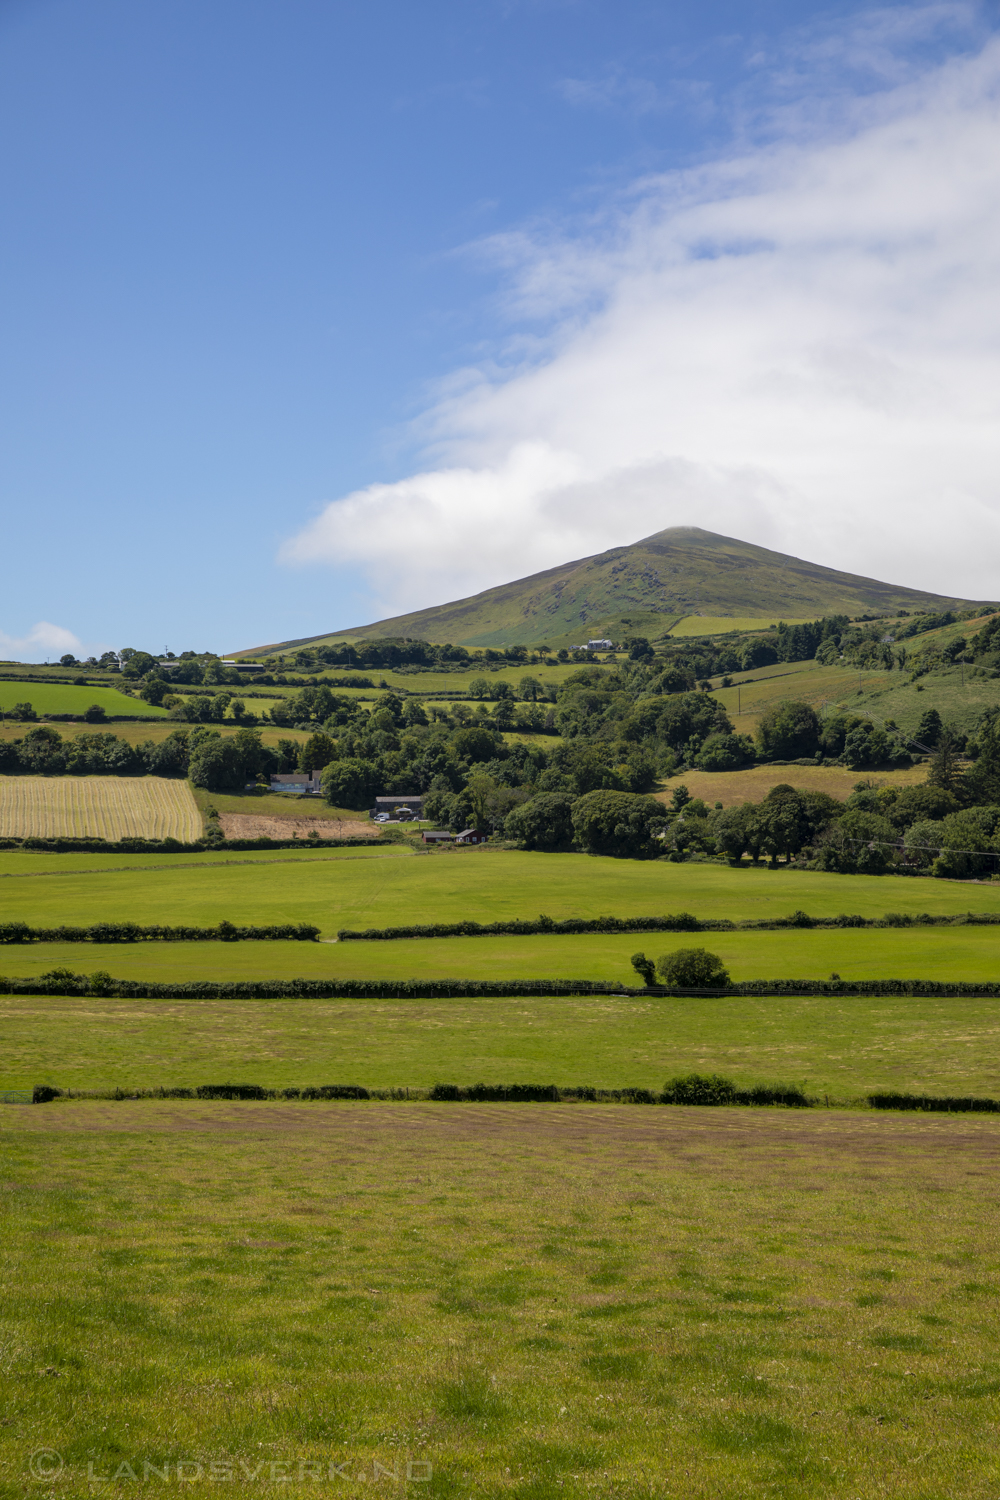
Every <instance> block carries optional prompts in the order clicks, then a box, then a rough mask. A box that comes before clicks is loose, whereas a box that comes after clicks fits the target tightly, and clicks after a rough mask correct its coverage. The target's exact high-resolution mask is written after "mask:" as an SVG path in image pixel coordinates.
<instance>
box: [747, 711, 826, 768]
mask: <svg viewBox="0 0 1000 1500" xmlns="http://www.w3.org/2000/svg"><path fill="white" fill-rule="evenodd" d="M821 728H822V725H821V723H820V717H819V714H818V713H817V712H816V710H815V709H814V708H813V707H812V705H811V704H809V703H795V702H788V701H786V702H784V703H776V704H775V705H774V707H773V708H768V709H765V711H764V713H763V715H762V716H761V720H760V723H759V724H758V725H757V743H758V744H759V746H760V751H761V754H762V755H766V756H768V757H769V758H770V759H772V760H798V759H800V758H801V757H802V756H806V755H815V753H816V751H817V750H818V749H819V738H820V731H821Z"/></svg>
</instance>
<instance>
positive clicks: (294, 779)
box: [271, 771, 322, 797]
mask: <svg viewBox="0 0 1000 1500" xmlns="http://www.w3.org/2000/svg"><path fill="white" fill-rule="evenodd" d="M271 791H272V792H298V793H299V794H300V795H301V796H304V797H318V796H320V794H321V791H322V788H321V787H320V784H319V772H318V771H315V772H313V773H312V775H307V774H306V773H305V772H301V773H298V772H295V773H292V774H285V775H278V776H272V777H271Z"/></svg>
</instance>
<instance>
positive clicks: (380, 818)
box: [372, 813, 389, 823]
mask: <svg viewBox="0 0 1000 1500" xmlns="http://www.w3.org/2000/svg"><path fill="white" fill-rule="evenodd" d="M388 821H389V814H388V813H376V814H375V816H374V818H373V819H372V822H373V823H388Z"/></svg>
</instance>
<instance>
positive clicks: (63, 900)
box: [0, 778, 1000, 947]
mask: <svg viewBox="0 0 1000 1500" xmlns="http://www.w3.org/2000/svg"><path fill="white" fill-rule="evenodd" d="M93 779H94V780H98V779H100V778H93ZM0 784H2V783H0ZM171 785H176V783H171ZM356 852H358V853H360V854H361V855H363V856H364V858H363V859H362V860H361V861H360V862H355V861H353V860H351V861H348V862H347V863H345V860H346V859H347V853H346V851H345V853H344V854H334V853H333V852H332V851H331V852H330V853H329V854H319V853H317V855H316V856H315V864H314V863H313V861H312V860H310V859H309V858H308V856H306V855H304V854H303V855H302V856H298V855H293V856H292V857H290V858H288V859H285V858H283V857H279V856H278V854H277V853H275V854H273V855H270V854H266V853H265V854H262V855H261V856H260V857H259V858H251V857H250V856H249V855H241V854H235V853H234V854H229V855H219V856H217V857H212V856H204V857H203V856H198V857H194V856H189V855H178V856H165V857H162V856H161V857H146V856H144V857H143V858H141V859H140V858H137V857H136V856H132V855H130V856H127V857H124V856H121V855H111V856H108V855H100V854H97V855H30V854H22V853H19V852H3V851H0V892H2V896H3V904H4V908H5V911H6V913H7V918H8V920H14V919H19V920H22V921H25V922H29V923H31V924H33V925H34V926H55V925H57V924H58V923H60V922H76V923H82V924H86V923H90V922H101V921H109V920H114V919H118V920H121V919H122V918H124V917H126V916H127V917H128V919H129V920H131V921H135V922H147V923H154V922H174V923H190V924H191V925H197V926H205V927H208V926H214V925H215V924H216V923H217V922H220V921H222V920H223V919H228V920H235V917H236V916H237V915H239V916H240V918H241V920H242V921H244V922H314V923H315V924H316V925H317V926H318V927H319V928H320V929H321V931H322V932H323V935H324V936H326V937H332V936H333V935H334V934H335V933H336V931H337V929H338V928H340V927H354V928H360V927H385V926H389V925H392V924H395V923H398V922H400V921H407V922H421V923H426V922H460V921H465V920H473V921H477V922H494V921H499V920H501V919H506V918H513V917H531V918H535V917H537V916H538V915H539V914H540V913H542V912H544V913H546V914H547V915H548V916H551V917H553V918H556V919H562V918H565V917H598V916H600V915H601V914H602V913H605V912H610V913H613V914H614V915H616V916H633V915H636V916H655V915H662V914H663V913H664V912H678V911H691V912H693V913H694V914H695V915H696V916H698V917H728V918H731V919H732V920H734V921H735V920H738V919H739V920H742V919H745V918H749V917H756V918H763V917H769V916H787V915H788V913H789V912H792V911H796V910H803V911H806V912H809V913H810V914H811V915H813V916H836V915H837V914H838V913H840V912H855V911H856V912H862V913H864V914H866V915H869V916H873V915H878V914H880V913H882V912H890V911H899V912H922V911H928V912H939V913H952V914H954V913H957V912H964V911H968V910H969V909H970V908H972V909H974V910H976V911H1000V884H996V885H977V884H967V883H964V882H958V881H946V880H918V879H914V878H908V877H906V876H900V875H895V876H882V877H880V878H878V879H873V878H871V877H866V876H863V875H826V874H822V873H820V872H818V871H799V870H794V869H792V870H787V869H785V868H784V867H782V868H779V869H777V870H770V869H767V868H766V867H763V866H762V867H759V868H757V869H753V868H750V867H746V868H743V869H735V870H734V869H731V868H730V867H729V866H723V865H687V864H680V865H677V864H671V863H669V862H667V861H663V862H660V861H652V862H644V861H638V860H627V859H620V860H619V859H605V858H602V857H596V856H588V855H584V854H532V853H527V852H520V851H517V850H492V849H490V847H489V846H488V845H487V846H485V847H483V848H480V849H454V850H449V851H447V852H441V853H438V852H433V853H431V852H426V851H424V850H422V849H417V850H416V851H411V849H409V848H408V847H406V846H399V847H398V850H397V846H393V847H390V848H386V849H382V848H379V849H377V850H375V849H373V850H372V851H371V854H370V855H369V853H368V851H367V850H360V851H356ZM139 870H143V871H144V872H145V873H144V874H143V876H142V878H141V879H137V878H136V873H135V872H137V871H139ZM963 930H964V929H963ZM546 941H552V940H546ZM635 946H636V947H639V946H641V944H639V943H636V945H635Z"/></svg>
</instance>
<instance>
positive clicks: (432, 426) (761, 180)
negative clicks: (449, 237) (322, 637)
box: [283, 39, 1000, 623]
mask: <svg viewBox="0 0 1000 1500" xmlns="http://www.w3.org/2000/svg"><path fill="white" fill-rule="evenodd" d="M850 114H851V120H850V125H849V128H848V127H847V126H846V125H845V123H844V117H843V116H842V117H841V120H840V126H839V132H838V134H837V135H836V136H833V135H831V133H830V131H829V130H828V131H827V135H826V138H825V139H817V137H816V135H815V133H812V134H811V135H810V137H809V139H808V140H807V141H806V143H805V144H801V143H799V142H797V141H795V140H789V139H783V140H781V141H779V142H777V143H776V144H774V143H772V144H771V145H769V146H768V147H766V148H759V149H756V150H748V151H746V152H744V153H743V154H742V155H741V156H740V157H738V158H737V157H733V156H730V157H728V158H726V159H723V160H719V161H717V162H715V163H712V164H709V165H707V166H704V167H700V168H698V169H697V170H692V171H689V172H683V173H676V174H671V175H669V176H664V177H660V178H657V179H655V180H649V181H646V182H644V183H642V184H640V185H638V186H637V188H636V189H635V190H634V192H633V194H632V195H631V196H630V197H629V199H628V201H627V202H625V203H622V202H619V203H618V204H616V205H612V206H610V207H609V208H608V209H607V210H606V212H605V214H604V216H603V217H602V219H601V221H600V223H599V224H597V225H591V226H590V229H589V230H588V232H587V233H583V234H577V235H576V236H574V237H563V238H558V237H552V236H550V237H548V238H541V237H536V238H532V237H530V236H528V235H526V234H523V233H522V234H519V235H516V236H511V237H508V238H506V239H504V240H502V241H499V242H494V245H493V247H492V248H493V250H494V252H495V254H496V255H497V257H498V259H501V260H503V261H505V263H506V265H507V267H508V271H509V272H510V270H511V268H513V285H512V290H511V308H512V316H514V315H524V314H525V313H528V314H530V315H532V316H535V317H540V318H542V319H543V320H545V319H547V320H548V333H547V335H546V342H545V345H544V350H543V352H541V353H538V352H535V354H534V355H533V356H530V355H529V356H527V357H525V356H524V349H525V347H526V346H525V345H523V344H522V345H520V346H519V348H520V352H521V358H522V363H521V364H520V365H519V366H518V367H517V368H516V369H515V370H514V371H513V372H512V373H503V372H501V373H497V371H496V370H495V369H494V370H487V369H483V370H481V371H475V372H463V375H462V378H461V380H460V381H457V382H456V384H455V386H454V391H453V394H450V395H448V396H447V397H445V398H444V399H442V400H441V401H440V402H439V403H438V404H437V405H436V406H435V407H434V408H433V410H432V411H430V412H429V413H428V414H427V418H426V427H425V431H426V433H427V435H428V439H429V441H431V442H432V443H433V450H432V451H433V455H434V457H433V467H429V468H428V469H427V470H426V472H423V473H419V474H416V475H414V476H413V477H412V478H409V479H406V480H403V481H402V482H400V483H397V484H376V485H372V486H370V487H369V488H367V489H364V490H359V491H357V492H355V493H354V494H351V495H348V496H346V497H345V498H343V499H340V500H335V501H333V502H332V503H331V504H329V505H327V506H326V507H325V509H324V510H323V511H322V513H321V514H320V515H319V516H318V517H317V518H316V519H315V520H314V521H312V522H311V523H310V524H309V525H307V526H306V527H305V528H304V529H303V530H302V531H300V532H299V534H298V535H297V536H296V537H294V538H293V539H292V540H290V541H289V542H288V544H287V545H286V547H285V548H284V551H283V557H284V559H285V560H287V561H290V562H300V563H302V562H335V563H339V564H344V563H347V564H351V565H354V566H357V567H359V568H361V569H362V570H363V571H364V572H365V573H366V574H367V575H368V577H369V579H370V580H371V583H372V586H373V588H374V589H375V590H376V591H377V593H378V595H379V596H380V598H381V599H382V600H383V601H384V604H385V612H386V613H390V612H396V611H399V610H402V609H405V608H413V607H417V606H419V605H425V604H432V603H439V602H442V601H443V600H444V599H445V598H454V597H456V596H460V595H463V594H467V593H470V592H473V591H475V590H477V589H480V588H484V587H487V586H489V585H490V584H495V583H500V582H503V581H505V580H507V579H510V578H513V577H518V576H523V575H524V574H526V573H530V572H532V571H534V570H537V569H540V568H544V567H549V566H553V565H555V564H557V563H560V562H564V561H566V560H568V559H569V558H571V557H577V556H581V555H585V554H587V553H589V552H594V551H599V550H601V549H602V548H604V547H607V546H611V545H616V544H620V543H622V542H628V541H632V540H635V539H636V538H638V537H640V536H643V535H646V534H648V533H650V532H653V531H657V530H659V529H661V528H662V527H665V526H671V525H683V524H693V525H700V526H704V527H706V528H708V529H709V530H715V531H722V532H725V533H728V534H731V535H736V536H741V537H744V538H746V539H748V540H751V541H758V542H761V543H763V544H765V545H768V546H772V547H776V548H779V549H781V550H783V551H788V552H793V553H795V554H797V555H799V556H804V557H808V558H811V559H813V560H815V561H818V562H822V563H826V564H829V565H832V566H837V567H843V568H848V569H850V570H851V571H854V572H861V573H869V574H872V575H875V576H879V577H883V578H887V579H890V580H893V581H896V582H901V583H908V584H912V585H915V586H920V587H924V588H931V589H936V590H940V591H941V592H948V593H952V592H954V593H961V594H966V595H969V596H972V597H997V596H1000V578H998V575H997V572H996V568H995V565H994V558H995V556H996V554H997V548H998V544H1000V421H998V417H1000V175H998V173H997V170H996V164H997V160H998V157H1000V41H998V40H996V39H993V40H991V41H990V42H989V43H987V45H986V46H985V47H983V48H982V50H980V51H979V52H978V53H977V54H976V55H975V56H971V57H962V58H958V59H954V60H951V61H949V62H947V63H944V64H942V65H940V66H938V67H936V68H935V69H933V70H932V71H928V72H925V73H924V74H923V75H922V76H920V77H919V78H917V79H913V78H912V77H910V78H909V79H908V81H906V82H905V83H902V84H894V85H893V87H892V88H890V89H887V90H884V91H883V92H882V93H881V94H879V95H877V96H871V95H869V96H868V97H867V98H866V99H865V100H863V101H855V102H854V103H853V104H852V106H851V111H850ZM536 350H537V345H536ZM343 623H349V622H343ZM350 623H354V622H350Z"/></svg>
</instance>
